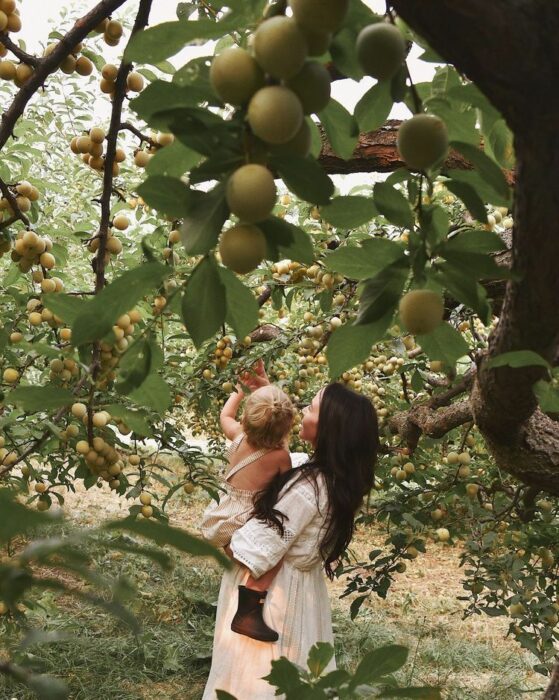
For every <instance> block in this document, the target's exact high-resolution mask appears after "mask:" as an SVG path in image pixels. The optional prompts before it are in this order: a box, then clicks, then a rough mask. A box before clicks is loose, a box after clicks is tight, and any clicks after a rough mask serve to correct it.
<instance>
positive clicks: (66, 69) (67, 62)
mask: <svg viewBox="0 0 559 700" xmlns="http://www.w3.org/2000/svg"><path fill="white" fill-rule="evenodd" d="M75 68H76V59H75V57H74V56H72V54H70V55H69V56H66V58H64V59H63V60H62V63H61V64H60V70H61V71H62V72H63V73H66V75H71V74H72V73H73V72H74V69H75Z"/></svg>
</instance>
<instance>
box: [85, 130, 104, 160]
mask: <svg viewBox="0 0 559 700" xmlns="http://www.w3.org/2000/svg"><path fill="white" fill-rule="evenodd" d="M89 138H90V140H91V142H92V143H97V144H101V143H103V141H104V140H105V130H104V129H102V128H101V127H100V126H94V127H93V128H92V129H91V130H90V131H89ZM90 150H91V147H90ZM102 152H103V151H101V153H102ZM94 155H98V154H94Z"/></svg>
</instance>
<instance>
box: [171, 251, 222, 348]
mask: <svg viewBox="0 0 559 700" xmlns="http://www.w3.org/2000/svg"><path fill="white" fill-rule="evenodd" d="M226 310H227V306H226V296H225V287H224V285H223V283H222V281H221V277H220V274H219V272H218V268H217V265H216V263H215V260H214V259H213V258H204V259H203V260H202V261H201V262H200V263H199V264H198V265H197V266H196V268H195V270H194V272H193V273H192V274H191V276H190V278H189V280H188V282H187V285H186V289H185V292H184V297H183V300H182V317H183V320H184V323H185V325H186V328H187V330H188V332H189V333H190V336H191V337H192V340H193V341H194V344H195V345H196V347H197V348H198V347H200V345H201V344H202V343H203V342H204V341H205V340H207V339H208V338H211V337H212V336H213V335H214V334H215V333H216V332H217V331H218V330H219V328H220V327H221V326H222V325H223V323H224V322H225V316H226Z"/></svg>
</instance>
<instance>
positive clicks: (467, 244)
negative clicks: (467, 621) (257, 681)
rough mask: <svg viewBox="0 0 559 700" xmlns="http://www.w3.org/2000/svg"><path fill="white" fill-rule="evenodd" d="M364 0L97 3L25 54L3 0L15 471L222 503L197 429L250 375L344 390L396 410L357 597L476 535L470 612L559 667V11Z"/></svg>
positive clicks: (8, 404)
mask: <svg viewBox="0 0 559 700" xmlns="http://www.w3.org/2000/svg"><path fill="white" fill-rule="evenodd" d="M373 5H375V9H376V10H377V11H378V9H379V8H378V7H376V4H375V3H372V2H370V3H367V2H362V0H290V1H289V2H286V1H285V0H275V1H273V2H270V3H268V2H266V1H265V0H228V1H227V2H221V1H220V0H193V1H191V2H180V3H178V5H177V19H176V20H175V21H172V22H165V23H162V24H159V25H154V26H150V12H151V10H152V0H139V2H137V1H136V0H102V1H101V2H99V3H98V4H97V5H95V6H94V7H90V9H89V11H88V12H86V13H85V14H84V15H83V16H81V17H80V18H76V17H75V16H72V17H71V19H70V18H65V19H64V20H63V21H62V22H61V26H60V27H58V28H57V30H56V31H54V32H52V33H51V35H50V36H48V37H47V36H45V41H44V51H43V52H42V55H40V56H37V55H34V54H31V53H28V52H27V51H26V50H25V44H24V43H23V42H21V41H18V39H17V37H18V32H20V30H21V32H22V36H24V35H25V26H23V27H22V22H21V19H20V15H19V13H18V8H17V3H16V2H15V0H0V28H1V32H0V54H1V56H2V59H1V60H0V81H1V83H0V90H1V92H2V97H3V99H4V104H5V105H6V108H5V111H4V113H3V118H2V122H1V124H0V148H1V150H2V162H1V164H0V191H1V193H2V198H1V199H0V255H3V259H2V262H1V275H2V278H1V282H0V285H1V287H0V289H1V294H2V299H3V302H4V310H5V312H4V317H3V325H2V328H1V329H0V348H1V350H2V356H1V357H2V367H1V373H2V405H3V408H2V417H1V421H2V422H1V426H0V427H1V431H2V432H1V435H0V442H1V444H0V480H1V481H2V486H3V487H5V488H6V489H9V490H10V491H11V492H12V493H13V494H14V495H16V494H19V496H20V500H21V498H23V499H25V502H26V503H27V504H28V505H29V507H30V508H33V509H35V508H36V509H38V510H45V511H46V510H49V509H50V508H51V506H52V504H53V503H56V502H59V503H63V500H64V499H63V488H70V489H72V488H74V484H75V483H76V481H78V480H79V481H80V482H82V483H83V485H84V486H85V487H86V489H90V488H94V487H95V488H102V489H109V490H113V491H115V492H117V493H118V494H120V495H126V496H127V498H129V499H130V503H131V506H130V514H131V518H139V519H140V522H142V520H141V519H142V518H143V519H144V520H146V521H150V523H151V522H155V523H156V524H157V523H158V524H160V525H161V526H162V527H163V526H164V524H165V522H166V519H167V516H166V514H165V506H166V504H167V502H168V500H169V498H172V497H173V495H174V494H175V493H176V492H177V490H178V489H184V490H185V491H186V492H187V493H191V492H192V490H193V489H194V488H203V489H205V490H206V491H208V493H209V494H210V495H213V496H214V497H215V495H216V475H215V472H214V470H213V469H212V467H211V464H210V463H209V462H208V460H207V459H206V457H205V455H204V454H203V452H201V451H200V449H199V448H198V447H197V446H196V445H195V444H194V442H193V441H192V440H191V439H190V437H187V436H186V433H185V430H184V428H185V427H187V428H188V429H189V431H190V435H191V436H192V437H193V438H199V437H204V438H206V439H207V440H208V441H209V445H210V447H215V448H216V449H219V448H220V445H221V444H222V440H221V436H220V432H219V430H218V415H219V409H220V406H221V405H222V403H223V401H224V400H225V399H226V397H227V395H228V393H230V392H231V391H232V390H233V388H234V385H235V382H236V376H237V374H238V373H239V371H241V370H244V369H247V368H250V367H251V366H252V365H253V364H254V362H255V361H256V360H259V359H263V360H264V361H265V362H266V365H267V367H268V370H269V373H270V376H271V377H272V379H273V380H274V381H276V382H278V383H279V384H280V385H282V387H284V388H285V390H286V391H288V392H289V394H290V395H291V396H292V397H293V398H294V400H295V401H296V402H297V403H299V404H301V405H303V404H304V403H305V402H306V401H307V400H308V398H309V397H310V396H311V395H312V393H313V392H314V391H316V389H317V388H319V387H320V386H321V385H323V384H324V383H325V382H327V381H328V380H329V379H335V380H339V381H342V382H344V383H346V384H347V385H348V386H350V387H352V388H353V389H355V390H356V391H360V392H363V393H365V394H367V395H368V396H370V397H371V398H372V400H373V402H374V404H375V406H376V409H377V412H378V415H379V421H380V424H381V426H382V429H383V431H384V452H383V455H382V457H381V460H380V464H379V467H378V473H377V484H376V489H375V493H374V494H373V495H372V497H371V499H370V500H369V502H368V504H367V507H366V508H364V509H363V512H362V513H361V514H360V515H359V521H360V523H361V524H362V525H363V526H364V527H366V526H367V524H368V523H370V522H382V523H383V524H386V530H387V540H386V548H385V549H384V550H382V551H380V550H375V551H373V552H371V554H370V557H369V558H368V560H367V561H365V562H359V561H355V560H354V559H352V557H351V555H350V554H348V556H347V559H346V560H345V561H344V563H343V564H342V565H340V570H339V572H340V573H345V574H347V575H348V579H347V581H348V583H347V590H346V594H354V599H353V603H352V614H357V613H358V610H359V607H360V606H361V605H362V604H363V602H364V601H365V600H366V599H367V597H368V596H370V595H371V593H377V594H379V595H382V596H384V595H386V594H387V591H388V588H389V586H390V583H391V582H392V580H393V579H394V578H395V577H396V576H397V574H398V573H401V572H402V571H404V570H405V566H406V560H410V559H414V558H415V557H417V556H419V555H420V554H421V553H422V552H424V551H425V548H426V546H447V544H448V543H452V542H454V541H457V540H461V541H463V548H462V549H461V555H460V556H461V563H462V565H463V567H464V589H465V595H464V610H465V614H466V615H472V614H481V613H484V614H488V615H493V616H497V615H509V616H511V617H512V618H514V619H513V620H512V621H511V624H510V634H511V635H513V636H514V637H515V638H516V639H517V640H518V641H519V642H520V644H522V645H523V646H524V647H526V648H528V649H530V651H532V652H533V653H534V654H535V655H536V656H537V657H538V664H537V669H538V670H539V671H540V672H542V673H549V672H550V670H551V668H552V664H553V657H554V655H555V653H556V644H557V640H559V630H558V628H557V623H558V619H559V618H558V611H559V581H558V578H557V574H558V567H559V548H558V547H557V536H558V534H559V531H558V521H557V517H556V516H557V511H558V507H557V506H558V503H557V500H556V499H557V496H558V495H559V469H558V468H559V429H558V423H557V416H558V415H559V393H558V389H557V379H558V378H559V373H558V370H557V357H558V353H557V350H558V347H557V346H558V343H559V315H558V313H557V308H556V307H557V299H558V298H559V288H558V285H559V276H558V275H557V273H556V269H555V266H556V262H557V246H558V244H557V241H558V238H557V237H556V236H557V233H554V231H555V229H556V228H557V226H559V223H558V222H559V216H557V211H556V210H557V209H558V208H559V193H558V192H557V191H556V186H555V185H554V184H553V172H554V171H553V168H554V163H555V162H556V160H557V158H558V157H559V146H558V145H557V144H556V143H555V130H556V122H557V119H556V117H557V115H556V113H555V108H556V106H557V105H556V102H557V98H555V97H554V93H553V91H552V90H550V89H549V85H551V84H552V80H553V78H554V76H555V75H556V73H557V71H556V70H555V69H556V68H557V67H558V66H557V64H558V63H559V53H558V50H557V43H556V31H555V30H556V29H557V26H558V25H559V9H558V8H557V7H556V6H555V5H554V4H553V3H543V2H537V1H536V0H518V1H517V2H514V3H510V2H509V3H505V2H504V0H493V2H491V3H488V2H485V3H481V2H479V0H471V2H469V3H467V4H465V3H462V2H459V1H458V0H445V1H444V2H438V1H435V0H424V1H423V2H421V3H418V2H413V1H412V0H392V1H391V2H387V3H386V8H385V11H384V8H383V14H377V13H376V12H374V11H373V9H371V8H372V7H373ZM128 10H129V11H130V12H131V13H134V14H133V15H126V11H128ZM126 17H132V20H131V21H129V20H128V19H126ZM201 43H202V44H204V45H205V47H206V48H207V52H206V54H205V55H203V56H201V57H198V58H190V59H189V60H187V61H186V63H185V62H184V60H181V59H180V57H177V54H179V52H181V50H182V49H183V48H185V47H188V46H190V45H192V44H197V45H200V44H201ZM110 47H117V48H116V49H111V48H110ZM418 48H419V50H420V52H421V55H420V57H419V60H420V61H423V62H424V63H425V64H432V65H433V66H434V68H433V78H432V80H430V81H426V82H414V80H413V79H412V73H413V71H410V65H411V63H410V59H409V55H410V51H412V52H417V50H418ZM120 49H122V50H120ZM107 51H112V53H111V54H110V56H111V57H112V56H116V58H110V59H109V58H106V57H105V56H107V55H108V54H107ZM115 51H116V53H115ZM181 55H182V54H181ZM414 55H415V54H414ZM364 76H368V77H370V78H373V79H374V82H373V81H371V83H372V87H370V88H369V89H367V90H366V91H365V92H364V93H363V94H362V96H361V98H360V99H359V101H358V103H357V105H356V106H355V109H354V110H353V113H351V111H349V110H348V109H347V108H346V106H344V104H342V101H343V98H341V97H340V96H341V94H342V93H341V92H340V91H338V86H339V85H340V84H341V83H340V81H348V80H353V81H355V83H357V82H359V81H361V79H362V78H363V77H364ZM344 84H346V85H347V83H344ZM340 99H342V101H340ZM92 105H94V107H92ZM393 105H398V106H399V108H400V109H402V108H407V114H408V116H407V118H405V119H404V120H403V121H402V122H400V121H397V120H389V119H388V118H389V116H390V113H391V111H392V108H393ZM371 173H374V175H371ZM360 174H361V175H360ZM348 176H351V177H348ZM550 177H551V180H550V179H549V178H550ZM293 449H294V450H300V451H302V450H303V449H304V448H303V445H301V444H300V442H299V439H298V431H297V426H295V428H294V432H293ZM162 453H167V454H173V455H175V456H178V457H180V459H181V464H182V465H183V467H182V471H181V473H180V475H179V478H178V479H175V478H174V477H171V476H170V475H169V474H167V472H166V469H165V467H164V466H162V464H161V462H160V460H159V456H160V455H161V454H162ZM155 483H158V484H163V486H164V488H165V490H166V494H165V496H164V498H161V499H160V500H158V499H157V498H156V497H155V491H154V488H153V485H154V484H155ZM435 543H438V544H435ZM18 566H23V564H21V563H20V564H13V567H14V568H17V567H18ZM10 590H11V589H10ZM14 590H15V589H14ZM2 594H3V592H2V588H1V587H0V595H2ZM355 594H356V595H355ZM10 596H11V597H10ZM7 599H8V600H10V601H11V603H10V605H11V608H10V609H11V610H14V609H15V608H14V606H15V605H16V603H17V595H16V593H14V592H13V591H12V592H11V593H10V595H8V596H7ZM555 682H556V681H555V679H554V680H552V685H553V684H554V683H555ZM550 692H552V691H550Z"/></svg>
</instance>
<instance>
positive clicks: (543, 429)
mask: <svg viewBox="0 0 559 700" xmlns="http://www.w3.org/2000/svg"><path fill="white" fill-rule="evenodd" d="M392 5H393V7H394V8H395V9H396V11H397V12H398V14H399V15H401V17H402V18H403V19H404V20H405V21H406V22H408V24H409V25H410V26H411V27H412V28H414V29H415V30H416V31H418V32H419V33H420V34H422V35H423V36H424V37H425V38H426V39H427V40H428V41H429V43H430V44H431V46H432V47H433V48H434V49H435V50H436V51H437V52H438V53H439V54H440V55H441V56H442V57H443V58H445V60H447V61H448V62H450V63H452V64H454V65H455V66H456V67H457V69H458V70H460V71H461V72H462V73H464V74H465V75H467V76H468V77H469V78H470V79H472V80H473V81H475V83H476V84H477V86H478V87H479V88H480V89H481V90H482V91H483V92H484V93H485V95H486V96H487V97H488V98H489V100H490V101H491V102H492V103H493V105H494V106H495V107H497V109H499V110H500V111H501V113H502V114H503V115H504V117H505V119H506V120H507V122H508V124H509V126H510V128H511V129H512V131H513V133H514V137H515V151H516V157H517V171H516V178H515V192H514V195H515V197H514V221H515V226H514V230H513V236H512V269H513V271H514V272H516V273H517V277H516V278H515V279H514V280H511V281H509V282H508V283H507V288H506V294H505V300H504V303H503V308H502V310H501V316H500V319H499V323H498V325H497V327H496V329H495V331H494V333H493V334H492V335H491V337H490V339H489V352H488V355H487V357H485V358H483V359H482V361H481V362H480V364H479V367H478V372H477V379H476V382H475V385H474V388H473V391H472V395H471V400H470V405H471V408H472V411H473V415H474V418H475V421H476V423H477V425H478V426H479V429H480V431H481V432H482V434H483V435H484V437H485V439H486V440H487V444H488V446H489V448H490V450H491V451H492V454H493V456H494V457H495V460H496V462H497V464H498V465H499V467H500V468H502V469H503V470H504V471H506V472H509V473H511V474H514V475H515V476H516V477H517V478H519V479H521V480H522V481H524V482H526V483H528V484H531V485H533V486H535V487H537V488H541V489H543V490H546V491H549V492H551V493H554V494H558V495H559V424H558V423H557V422H555V421H553V420H551V418H549V417H548V416H545V415H544V414H543V413H542V412H541V411H540V410H539V408H538V406H537V401H536V397H535V395H534V391H533V384H534V382H536V381H537V380H539V379H541V378H543V377H545V376H546V370H545V369H543V368H541V367H534V366H531V367H520V368H511V367H499V368H491V367H488V360H490V359H491V358H493V357H496V356H497V355H500V354H502V353H505V352H512V351H520V350H531V351H533V352H536V353H538V354H539V355H541V356H542V357H543V358H544V359H545V360H547V361H548V362H549V363H550V364H553V363H554V361H555V358H556V356H557V348H558V346H559V303H558V302H559V274H558V273H557V262H558V260H559V179H558V178H557V176H556V174H557V173H558V172H559V136H558V134H557V129H556V125H557V123H559V93H557V91H554V90H551V91H550V87H549V86H550V85H552V84H553V79H554V78H553V76H556V75H557V72H558V70H559V45H558V44H557V33H558V31H559V6H558V5H557V3H546V2H539V0H492V2H490V3H488V2H486V1H485V0H483V1H482V0H470V1H469V2H467V3H464V2H463V1H462V0H423V1H422V2H421V3H418V2H415V0H393V2H392ZM496 36H501V37H503V36H506V40H502V41H495V40H494V37H496Z"/></svg>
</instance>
